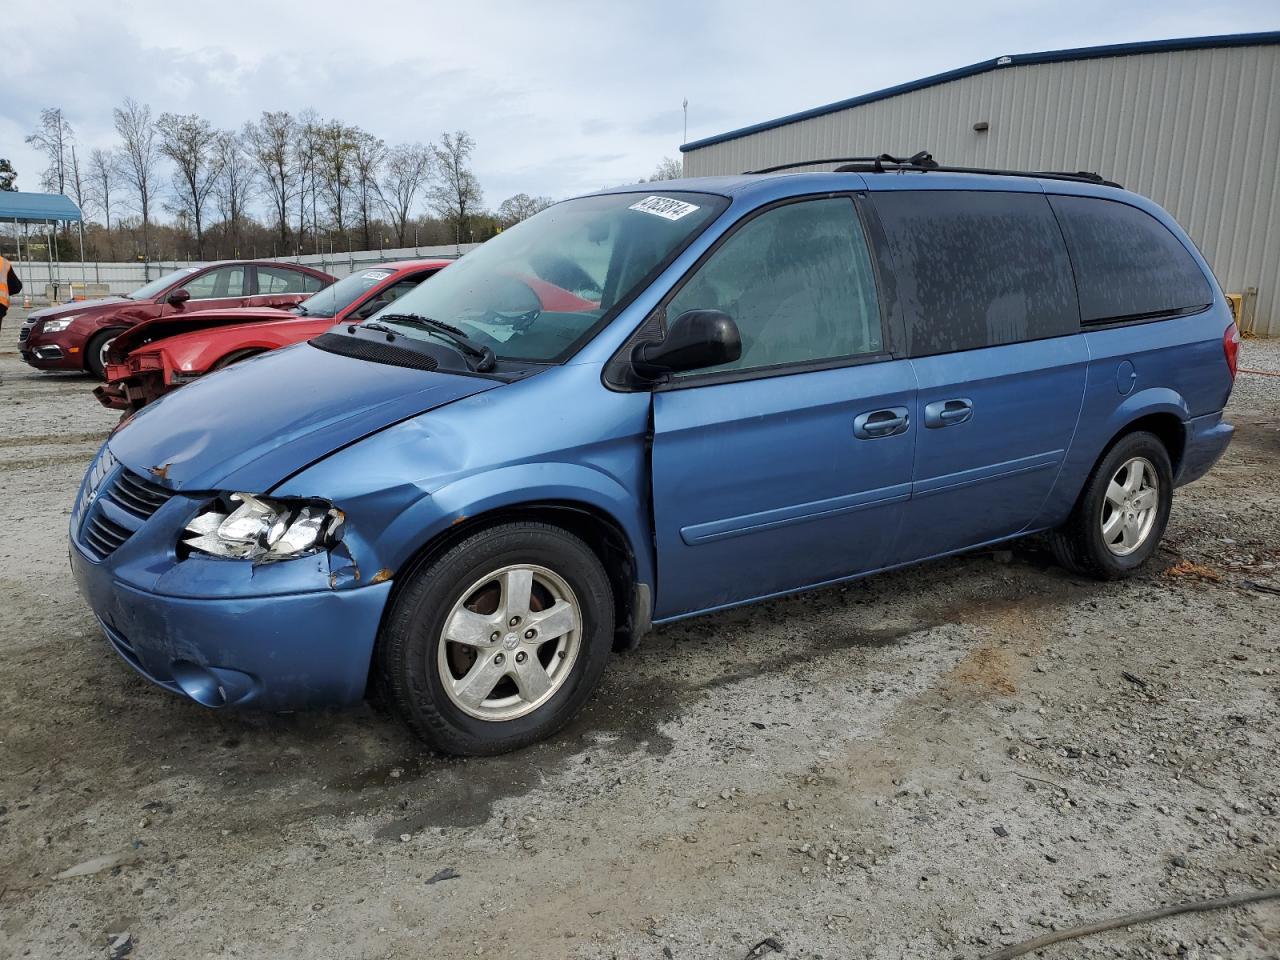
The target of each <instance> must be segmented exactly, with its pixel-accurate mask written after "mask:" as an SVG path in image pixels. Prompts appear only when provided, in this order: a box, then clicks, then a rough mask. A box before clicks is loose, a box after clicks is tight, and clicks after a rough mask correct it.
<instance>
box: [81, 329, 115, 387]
mask: <svg viewBox="0 0 1280 960" xmlns="http://www.w3.org/2000/svg"><path fill="white" fill-rule="evenodd" d="M122 333H124V330H123V329H116V328H112V329H110V330H99V331H98V332H97V333H95V334H94V335H93V336H92V337H90V338H89V342H88V343H87V344H85V348H84V368H85V369H86V370H88V371H89V372H90V373H92V374H93V375H94V376H95V377H97V378H98V379H99V380H106V379H107V371H106V368H105V367H104V366H103V364H102V347H103V345H104V344H105V343H106V342H107V341H108V340H114V339H115V338H116V337H118V336H120V334H122Z"/></svg>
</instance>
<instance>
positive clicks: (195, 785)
mask: <svg viewBox="0 0 1280 960" xmlns="http://www.w3.org/2000/svg"><path fill="white" fill-rule="evenodd" d="M7 330H8V327H7V326H6V331H7ZM5 336H6V337H8V336H10V334H9V333H8V332H6V334H5ZM1255 348H1256V344H1253V343H1251V344H1250V345H1249V349H1250V350H1254V349H1255ZM1252 379H1253V380H1258V381H1261V380H1262V378H1252ZM91 386H92V382H91V381H89V380H88V379H87V378H83V377H53V378H43V377H41V376H40V375H38V374H34V373H32V372H30V371H27V370H26V368H24V367H23V366H22V365H21V364H19V363H18V362H17V361H16V359H15V358H13V357H11V356H0V401H13V407H12V409H16V410H18V411H19V412H20V417H19V418H18V420H17V421H15V423H14V424H12V425H11V426H10V428H9V433H7V434H5V435H4V436H3V437H2V438H0V441H2V442H0V450H3V459H2V460H0V464H2V467H0V522H3V523H4V526H5V533H6V537H5V538H4V539H3V540H2V541H0V658H2V661H3V663H4V672H5V683H3V684H0V716H2V717H3V723H2V724H0V956H2V957H8V956H14V957H22V956H26V955H29V956H32V957H50V958H61V957H68V958H80V957H98V956H104V955H105V952H106V951H105V947H106V939H105V938H106V935H107V934H108V933H118V932H120V931H122V930H128V931H129V932H130V934H131V935H132V937H133V940H134V943H135V946H134V950H133V953H132V954H131V956H135V957H140V958H143V960H145V958H150V957H179V956H199V957H215V958H224V957H225V958H230V957H238V958H251V960H256V958H276V957H303V956H305V957H308V958H334V960H348V958H351V957H371V958H372V957H376V958H401V957H404V958H413V957H420V956H422V955H423V953H424V950H425V951H426V952H429V953H430V954H431V955H432V956H440V957H462V956H468V957H474V956H477V955H480V956H495V955H497V956H512V957H538V958H541V957H556V958H559V957H566V958H584V960H597V958H598V960H604V958H614V957H617V958H625V960H631V958H650V957H653V958H660V957H668V956H669V957H672V958H694V960H701V958H729V960H736V958H741V957H743V956H746V954H747V952H748V950H749V948H750V947H751V946H752V945H753V944H756V943H758V942H759V941H761V940H762V939H763V938H765V937H774V938H776V939H777V940H778V941H779V942H780V943H781V944H782V948H783V949H782V953H781V956H786V957H793V958H805V960H816V958H817V957H819V956H821V957H827V958H834V957H850V956H857V957H871V958H886V960H889V958H893V960H897V958H900V957H904V956H907V957H947V958H952V957H955V958H964V960H968V958H976V957H978V956H981V955H982V954H983V953H986V952H989V951H991V950H993V949H995V948H996V946H997V945H999V944H1002V943H1008V942H1013V941H1015V940H1021V939H1024V938H1029V937H1033V936H1035V935H1037V934H1038V933H1041V932H1044V931H1045V930H1047V929H1050V928H1051V927H1053V926H1054V925H1057V926H1061V925H1064V924H1067V923H1074V922H1078V921H1081V920H1091V919H1096V918H1098V917H1100V916H1109V915H1112V914H1115V913H1120V912H1126V911H1129V910H1135V909H1142V908H1146V907H1150V906H1153V905H1155V904H1157V903H1163V902H1170V901H1173V900H1180V899H1190V898H1194V897H1199V896H1206V895H1208V896H1216V895H1220V894H1221V893H1222V892H1223V891H1224V890H1231V891H1234V890H1243V889H1250V888H1256V887H1259V886H1263V885H1268V884H1275V883H1277V882H1280V874H1278V867H1277V864H1280V840H1278V839H1277V838H1278V837H1280V831H1277V830H1276V817H1277V816H1278V815H1280V792H1278V791H1277V786H1276V785H1277V783H1280V757H1278V756H1277V752H1276V749H1275V743H1276V735H1277V731H1280V675H1277V672H1276V671H1277V664H1278V663H1280V656H1278V655H1280V633H1278V632H1277V630H1276V626H1275V624H1276V622H1277V619H1278V618H1280V597H1277V596H1274V595H1272V594H1268V593H1266V592H1265V591H1259V590H1257V589H1254V588H1251V587H1249V586H1247V584H1248V583H1255V584H1263V585H1267V584H1276V585H1278V586H1280V576H1278V575H1277V563H1280V547H1278V546H1277V545H1278V544H1280V457H1278V456H1276V453H1277V448H1276V447H1275V446H1274V442H1275V438H1276V437H1277V436H1280V420H1277V413H1276V411H1275V409H1274V405H1270V406H1268V405H1265V404H1263V403H1261V402H1255V401H1256V400H1257V396H1256V395H1255V394H1251V393H1250V392H1249V391H1250V390H1251V389H1253V388H1251V387H1250V386H1249V385H1248V383H1247V382H1246V378H1242V379H1241V384H1240V385H1238V388H1237V394H1236V398H1235V400H1234V401H1233V408H1232V417H1233V418H1234V419H1235V420H1236V422H1237V423H1238V424H1242V426H1241V428H1240V430H1239V432H1238V436H1237V441H1236V443H1234V444H1233V445H1232V447H1231V449H1230V450H1229V451H1228V454H1227V457H1226V458H1225V459H1224V461H1223V462H1222V463H1221V464H1220V465H1219V466H1218V467H1217V468H1215V470H1214V471H1213V473H1211V474H1210V475H1209V477H1208V478H1206V479H1205V480H1203V481H1201V482H1199V483H1196V484H1194V485H1192V486H1190V487H1186V488H1183V489H1182V490H1180V491H1179V492H1178V496H1177V499H1176V501H1175V506H1174V511H1173V517H1172V521H1171V525H1170V528H1169V533H1168V536H1167V540H1166V549H1165V550H1164V551H1162V552H1161V554H1160V555H1159V556H1158V557H1157V562H1156V563H1153V564H1152V565H1151V568H1150V569H1149V570H1146V571H1144V572H1143V573H1142V574H1141V575H1140V576H1138V577H1136V578H1135V579H1133V580H1129V581H1126V582H1124V583H1106V584H1102V583H1095V582H1092V581H1085V580H1081V579H1079V578H1076V577H1073V576H1070V575H1068V574H1066V573H1065V572H1063V571H1062V570H1060V569H1059V568H1057V567H1056V566H1054V565H1053V564H1052V562H1051V559H1050V558H1049V557H1048V554H1047V552H1046V551H1045V550H1044V549H1043V547H1042V545H1040V544H1039V543H1037V542H1036V541H1034V540H1032V541H1028V542H1025V543H1018V544H1014V545H1012V546H1011V548H1010V549H1008V550H999V551H987V552H984V553H981V554H977V555H972V556H967V557H957V558H953V559H949V560H945V561H940V562H937V563H931V564H927V565H925V566H923V567H920V568H917V569H913V570H902V571H897V572H894V573H890V574H886V575H884V576H880V577H875V578H872V579H870V580H867V581H864V582H860V583H855V584H849V585H846V586H843V587H838V588H835V589H831V590H824V591H819V592H815V593H812V594H808V595H805V596H802V597H796V598H792V599H787V600H780V601H774V602H770V603H766V604H762V605H760V606H757V607H754V608H749V609H744V610H738V611H733V612H731V613H727V614H724V615H720V616H715V617H706V618H702V619H699V620H692V621H689V622H686V623H681V624H676V625H672V626H669V627H666V628H663V629H660V630H658V631H656V632H655V633H654V634H653V635H651V636H650V637H648V638H647V639H646V641H645V643H644V644H643V645H642V646H641V647H640V648H639V649H638V650H636V651H634V652H631V653H627V654H623V655H620V656H618V657H616V658H615V660H614V661H613V663H612V664H611V666H610V669H609V672H608V673H607V675H606V678H605V681H604V684H603V685H602V688H601V690H600V692H599V694H598V696H597V697H596V698H595V699H594V700H593V701H592V703H591V705H590V706H589V707H588V709H587V710H586V711H584V713H583V715H582V716H581V717H579V718H578V719H577V720H576V721H575V722H574V723H573V724H571V725H570V727H569V728H568V729H566V730H565V731H564V733H563V734H562V735H560V736H559V737H557V738H555V739H554V740H552V741H551V742H549V743H546V744H542V745H540V746H537V747H534V748H531V749H529V750H526V751H524V752H522V753H519V754H516V755H513V756H509V757H502V758H497V759H486V760H470V761H456V760H446V759H442V758H439V757H434V756H432V755H430V754H428V753H426V752H424V751H423V750H422V749H421V747H420V745H419V744H418V743H417V742H416V741H414V740H413V739H412V738H411V737H409V736H408V735H407V734H406V733H405V731H404V730H403V729H402V728H401V727H400V726H399V725H397V724H396V723H395V722H394V721H392V720H391V719H390V718H388V717H386V716H384V715H383V714H381V713H379V712H378V711H376V710H374V709H371V708H368V707H363V708H360V709H356V710H352V711H349V712H345V713H334V714H328V713H320V714H299V715H290V716H272V715H255V714H223V713H211V712H208V711H205V710H203V709H202V708H199V707H196V706H194V705H193V704H190V703H186V702H184V701H182V700H181V699H179V698H177V697H174V696H172V695H170V694H168V693H166V692H164V691H161V690H157V689H155V688H152V687H150V686H148V685H147V684H146V683H145V682H144V681H142V680H141V679H140V678H138V677H136V676H135V675H134V674H133V673H131V672H130V671H129V669H128V668H127V667H126V666H125V665H124V664H123V663H122V662H121V661H120V660H119V659H118V658H117V657H116V656H115V655H114V654H113V653H112V652H111V650H110V649H109V648H108V646H107V645H106V643H105V642H104V641H103V640H102V639H101V637H100V636H99V635H98V632H97V629H96V626H95V624H94V623H93V621H92V618H91V617H90V616H89V614H88V611H87V610H86V609H85V607H84V605H83V604H82V603H81V601H80V600H79V598H78V597H77V596H76V595H75V590H74V586H73V584H72V582H71V580H70V577H69V575H68V572H67V568H66V547H65V543H64V540H63V537H64V531H65V529H66V523H67V513H68V511H69V509H70V503H71V499H72V497H73V496H74V492H75V489H76V485H77V484H78V482H79V480H80V475H81V472H82V464H83V462H84V461H86V460H87V459H88V457H89V456H90V455H91V453H92V450H91V445H92V444H93V443H95V442H96V440H97V439H99V438H102V437H105V436H106V434H107V432H108V431H109V430H110V429H111V427H112V426H113V424H114V421H115V416H114V414H113V412H112V411H109V410H105V409H104V408H102V407H100V406H99V405H98V404H97V403H96V402H95V401H93V399H92V398H91V397H90V396H89V395H88V391H89V388H90V387H91ZM18 399H21V400H22V402H21V403H18V402H17V400H18ZM28 452H29V453H28ZM37 490H38V491H39V492H40V496H39V497H32V496H31V492H32V491H37ZM1174 569H1177V570H1178V572H1177V573H1173V572H1171V571H1172V570H1174ZM1204 571H1210V572H1212V573H1216V574H1217V579H1216V580H1215V579H1214V578H1213V577H1211V576H1207V575H1206V574H1205V573H1204ZM102 858H107V859H102ZM86 864H87V865H88V866H85V865H86ZM97 864H108V865H106V866H104V867H103V868H102V869H100V870H99V869H96V868H95V866H96V865H97ZM77 867H79V868H80V869H81V870H83V871H90V870H91V871H92V872H84V873H81V874H80V875H74V876H65V875H64V877H63V878H62V879H58V875H59V874H63V873H64V872H65V871H68V870H73V871H74V870H76V868H77ZM447 870H451V871H454V872H456V874H457V876H456V877H455V878H452V879H448V880H439V879H436V878H438V877H439V876H440V875H441V873H442V872H443V871H447ZM433 881H434V882H433ZM424 944H426V945H428V946H426V947H424ZM1278 945H1280V907H1277V906H1276V905H1274V904H1271V905H1258V906H1255V907H1250V908H1247V909H1244V910H1238V911H1227V912H1221V913H1215V914H1205V915H1199V916H1187V917H1180V918H1174V919H1170V920H1166V921H1162V922H1160V923H1158V924H1153V925H1151V926H1148V927H1142V928H1136V929H1133V930H1127V931H1125V930H1122V931H1115V932H1111V933H1107V934H1105V935H1102V936H1099V937H1096V938H1092V939H1090V940H1088V941H1082V942H1080V943H1078V944H1071V945H1066V946H1063V947H1061V948H1056V949H1057V953H1056V954H1055V956H1062V957H1067V956H1070V957H1073V958H1075V957H1081V958H1086V960H1102V958H1104V957H1105V958H1110V957H1117V956H1121V957H1153V956H1171V957H1183V958H1187V960H1210V958H1212V957H1214V956H1218V957H1222V958H1226V957H1230V958H1232V960H1235V958H1243V960H1260V958H1263V957H1272V956H1275V955H1276V952H1277V949H1278ZM28 951H29V953H28ZM1051 952H1052V951H1049V952H1046V956H1048V955H1049V953H1051Z"/></svg>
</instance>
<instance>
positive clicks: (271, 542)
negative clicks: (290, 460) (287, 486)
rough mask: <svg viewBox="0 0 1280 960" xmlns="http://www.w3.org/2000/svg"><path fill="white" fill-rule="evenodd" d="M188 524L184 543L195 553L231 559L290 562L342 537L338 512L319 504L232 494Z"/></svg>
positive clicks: (341, 518)
mask: <svg viewBox="0 0 1280 960" xmlns="http://www.w3.org/2000/svg"><path fill="white" fill-rule="evenodd" d="M226 499H227V502H226V503H224V502H222V501H218V502H215V503H213V504H212V505H210V506H209V507H208V508H207V509H205V510H204V511H203V512H201V513H199V514H197V515H196V517H195V518H194V519H193V520H192V521H191V522H190V523H188V524H187V527H186V530H185V533H186V534H188V536H185V537H183V540H182V543H183V545H184V546H185V547H187V548H188V549H190V550H192V551H195V552H196V553H207V554H209V555H211V556H214V557H226V558H228V559H231V560H252V561H254V562H255V563H266V562H268V561H272V560H292V559H293V558H294V557H301V556H304V555H306V554H308V553H314V552H316V551H318V550H324V549H327V548H329V547H331V546H333V545H334V544H335V543H337V542H338V540H339V539H341V537H342V526H343V522H344V517H343V513H342V511H341V510H339V509H337V508H336V507H334V506H333V505H332V504H328V503H325V502H324V501H321V500H271V499H268V498H266V497H255V496H254V495H253V494H249V493H233V494H231V495H230V496H229V497H227V498H226Z"/></svg>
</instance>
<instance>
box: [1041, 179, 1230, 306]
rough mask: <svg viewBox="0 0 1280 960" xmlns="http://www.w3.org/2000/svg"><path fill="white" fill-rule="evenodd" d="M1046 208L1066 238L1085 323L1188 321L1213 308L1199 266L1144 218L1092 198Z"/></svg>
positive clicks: (1061, 199)
mask: <svg viewBox="0 0 1280 960" xmlns="http://www.w3.org/2000/svg"><path fill="white" fill-rule="evenodd" d="M1050 202H1051V203H1052V204H1053V210H1054V212H1055V213H1056V214H1057V215H1058V220H1059V222H1060V223H1061V224H1062V232H1063V234H1064V235H1065V236H1066V238H1067V249H1068V251H1069V252H1070V254H1071V262H1072V265H1073V266H1074V268H1075V277H1076V287H1077V288H1078V290H1079V293H1080V314H1081V318H1082V319H1083V320H1084V322H1085V323H1107V322H1115V321H1122V320H1142V319H1149V318H1152V317H1159V316H1165V315H1169V314H1179V313H1191V312H1195V311H1197V310H1202V309H1204V308H1205V307H1207V306H1208V305H1209V304H1210V303H1212V302H1213V292H1212V290H1211V289H1210V287H1209V281H1208V280H1207V279H1205V275H1204V273H1203V272H1202V271H1201V270H1200V266H1199V264H1197V263H1196V261H1195V259H1194V258H1193V257H1192V256H1191V254H1190V253H1189V252H1188V251H1187V248H1186V247H1185V246H1183V244H1182V242H1181V241H1180V240H1179V239H1178V238H1177V237H1175V236H1174V235H1173V233H1172V232H1170V230H1169V228H1168V227H1166V226H1165V225H1164V224H1163V223H1161V222H1160V221H1159V220H1157V219H1156V218H1155V217H1153V216H1151V215H1150V214H1149V213H1146V212H1145V211H1143V210H1139V209H1138V208H1137V207H1131V206H1129V204H1127V203H1118V202H1116V201H1114V200H1103V199H1101V198H1098V197H1066V196H1055V197H1052V198H1051V199H1050Z"/></svg>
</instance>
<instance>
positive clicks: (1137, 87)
mask: <svg viewBox="0 0 1280 960" xmlns="http://www.w3.org/2000/svg"><path fill="white" fill-rule="evenodd" d="M680 150H681V152H682V153H683V154H684V171H685V174H686V175H687V176H708V175H714V174H725V173H741V172H743V171H745V170H754V169H759V168H761V167H768V166H772V165H774V164H779V163H788V162H791V161H797V160H808V159H816V158H822V157H846V156H848V157H854V156H868V155H876V154H880V153H886V152H887V153H891V154H894V155H895V156H910V155H911V154H913V153H915V152H916V151H918V150H928V151H929V152H931V153H932V154H933V156H934V158H935V159H936V160H937V161H938V162H939V163H944V164H949V165H955V166H978V167H997V168H1012V169H1022V170H1032V169H1038V170H1091V171H1097V172H1099V173H1101V174H1103V176H1105V177H1107V178H1109V179H1112V180H1117V181H1119V182H1120V183H1122V184H1124V186H1125V187H1127V188H1128V189H1130V190H1134V191H1136V192H1138V193H1141V194H1145V195H1146V196H1148V197H1151V198H1152V199H1153V200H1155V201H1156V202H1157V203H1159V204H1160V205H1161V206H1163V207H1164V208H1165V209H1167V210H1168V211H1169V212H1170V213H1172V214H1173V215H1174V217H1176V218H1177V220H1178V222H1179V223H1181V224H1182V226H1183V227H1184V228H1185V229H1186V230H1187V232H1188V233H1189V234H1190V235H1191V237H1192V239H1194V240H1195V241H1196V243H1197V244H1199V246H1200V249H1201V251H1202V252H1203V253H1204V255H1205V257H1206V259H1207V260H1208V261H1209V263H1210V264H1211V265H1212V266H1213V269H1214V271H1215V273H1216V274H1217V276H1218V279H1219V281H1221V283H1222V285H1223V288H1224V289H1225V290H1226V291H1227V293H1229V294H1240V295H1242V296H1243V303H1242V310H1241V313H1242V326H1243V328H1244V329H1245V330H1252V331H1253V332H1255V333H1257V334H1259V335H1263V336H1280V31H1277V32H1271V33H1251V34H1233V35H1228V36H1218V37H1193V38H1187V39H1180V40H1158V41H1152V42H1149V43H1125V44H1115V45H1111V46H1103V47H1083V48H1080V49H1075V50H1055V51H1051V52H1047V53H1031V54H1020V55H1014V56H1005V57H998V58H996V59H994V60H986V61H983V62H982V63H975V64H973V65H971V66H967V67H961V68H959V69H957V70H950V71H947V72H946V73H940V74H937V75H935V76H931V77H925V78H924V79H922V80H915V81H912V82H911V83H904V84H901V85H899V86H896V87H889V88H887V89H884V90H877V91H875V92H874V93H868V94H865V95H863V96H860V97H854V98H852V99H849V100H842V101H840V102H838V103H832V104H828V105H826V106H822V107H815V108H814V109H812V110H806V111H804V112H802V113H796V114H791V115H790V116H785V117H779V118H778V119H776V120H769V121H766V122H764V123H757V124H755V125H753V126H750V127H743V128H742V129H740V130H732V131H730V132H728V133H722V134H719V135H717V136H714V137H707V138H705V139H703V140H696V141H694V142H692V143H687V144H685V145H683V146H682V147H681V148H680ZM830 168H831V165H827V166H825V167H815V169H830Z"/></svg>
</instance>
